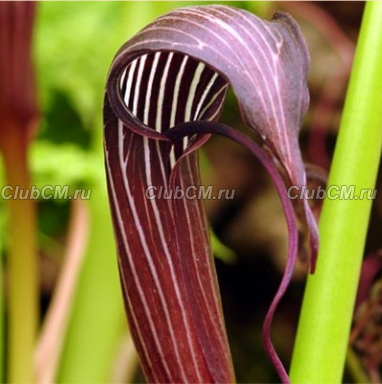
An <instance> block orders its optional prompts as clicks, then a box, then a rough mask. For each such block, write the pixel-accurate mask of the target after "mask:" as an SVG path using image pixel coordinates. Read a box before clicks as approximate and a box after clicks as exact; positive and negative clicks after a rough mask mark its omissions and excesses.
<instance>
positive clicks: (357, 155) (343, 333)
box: [291, 2, 382, 383]
mask: <svg viewBox="0 0 382 384" xmlns="http://www.w3.org/2000/svg"><path fill="white" fill-rule="evenodd" d="M381 68H382V3H380V2H367V3H366V7H365V13H364V17H363V21H362V27H361V31H360V35H359V41H358V45H357V50H356V54H355V59H354V65H353V69H352V74H351V79H350V83H349V88H348V92H347V96H346V102H345V107H344V111H343V117H342V121H341V127H340V131H339V135H338V139H337V144H336V149H335V154H334V158H333V163H332V167H331V171H330V177H329V181H328V188H327V191H330V189H329V188H330V186H342V185H343V186H356V187H355V195H358V194H359V192H360V190H361V189H362V188H370V189H372V188H374V187H375V182H376V176H377V171H378V166H379V161H380V155H381V149H382V119H381V105H382V71H381ZM329 195H330V194H329ZM331 195H332V196H333V195H335V190H332V193H331ZM371 205H372V200H368V199H367V198H364V199H363V200H359V199H358V200H355V199H354V200H351V199H344V200H340V199H329V198H328V197H327V198H326V200H325V202H324V206H323V210H322V214H321V219H320V235H321V245H320V254H319V258H318V265H317V272H316V273H315V275H311V276H309V278H308V282H307V287H306V292H305V296H304V301H303V307H302V311H301V317H300V322H299V326H298V332H297V338H296V343H295V349H294V353H293V359H292V366H291V381H292V382H293V383H339V382H341V378H342V374H343V368H344V363H345V356H346V350H347V347H348V338H349V331H350V325H351V320H352V315H353V307H354V301H355V295H356V291H357V286H358V280H359V275H360V268H361V263H362V257H363V253H364V245H365V238H366V233H367V228H368V220H369V215H370V210H371Z"/></svg>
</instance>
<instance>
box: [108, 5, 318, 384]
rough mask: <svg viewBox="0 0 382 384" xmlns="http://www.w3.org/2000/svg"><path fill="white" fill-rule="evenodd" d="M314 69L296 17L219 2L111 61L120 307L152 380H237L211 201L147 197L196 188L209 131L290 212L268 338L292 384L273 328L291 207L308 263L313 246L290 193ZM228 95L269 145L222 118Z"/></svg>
mask: <svg viewBox="0 0 382 384" xmlns="http://www.w3.org/2000/svg"><path fill="white" fill-rule="evenodd" d="M308 69H309V54H308V51H307V48H306V45H305V42H304V39H303V37H302V35H301V32H300V30H299V28H298V26H297V24H296V23H295V22H294V20H293V19H292V18H291V17H290V16H289V15H287V14H284V13H277V14H276V15H275V16H274V18H273V19H272V21H264V20H261V19H259V18H258V17H256V16H254V15H252V14H251V13H249V12H246V11H243V10H240V9H236V8H232V7H227V6H220V5H210V6H198V7H189V8H183V9H178V10H175V11H173V12H170V13H168V14H166V15H164V16H162V17H160V18H159V19H157V20H155V21H154V22H153V23H152V24H150V25H149V26H147V27H146V28H144V29H143V30H142V31H140V32H139V33H138V34H137V35H136V36H135V37H133V38H132V39H131V40H129V41H128V42H127V43H126V44H124V45H123V46H122V48H121V49H120V50H119V52H118V53H117V55H116V56H115V58H114V60H113V63H112V66H111V69H110V72H109V76H108V80H107V86H106V95H105V105H104V123H105V158H106V169H107V176H108V188H109V197H110V204H111V209H112V215H113V222H114V228H115V236H116V241H117V244H118V262H119V270H120V276H121V282H122V289H123V296H124V300H125V307H126V311H127V315H128V319H129V324H130V327H131V331H132V334H133V338H134V341H135V345H136V347H137V350H138V352H139V355H140V359H141V364H142V367H143V370H144V373H145V375H146V378H147V380H148V381H149V382H162V383H165V382H166V383H169V382H174V383H175V382H183V383H229V382H233V381H234V372H233V368H232V362H231V357H230V352H229V347H228V342H227V336H226V332H225V328H224V320H223V316H222V310H221V302H220V296H219V290H218V286H217V280H216V275H215V269H214V263H213V258H212V254H211V247H210V242H209V233H208V225H207V221H206V217H205V212H204V209H203V205H202V202H201V201H200V200H199V199H196V198H195V199H192V198H189V199H187V198H183V199H176V198H172V199H157V198H155V197H154V196H153V195H150V194H148V193H147V191H148V189H151V190H154V188H160V187H162V188H164V189H166V190H174V189H176V188H181V189H182V190H186V189H187V187H190V186H191V187H196V189H197V187H198V186H199V185H200V179H199V173H198V157H197V153H196V149H197V148H199V147H200V146H201V145H202V144H203V143H204V142H205V141H206V140H208V138H209V137H210V134H212V133H215V134H220V135H224V136H226V137H228V138H231V139H232V140H234V141H236V142H238V143H239V144H241V145H244V146H246V147H247V148H248V149H249V150H251V151H252V153H253V154H254V155H255V156H256V157H257V158H258V159H259V160H260V161H261V162H262V164H263V165H264V166H265V167H266V169H267V170H268V172H269V174H270V176H271V177H272V179H273V180H274V183H275V186H276V188H277V191H278V193H279V196H280V198H281V201H282V204H283V207H284V211H285V215H286V221H287V225H288V232H289V251H288V253H289V254H288V263H287V267H286V271H285V275H284V277H283V280H282V283H281V285H280V288H279V291H278V293H277V295H276V297H275V299H274V301H273V303H272V305H271V308H270V310H269V312H268V314H267V317H266V320H265V324H264V340H265V345H266V350H267V352H268V354H269V356H270V358H271V359H272V361H273V362H274V364H275V366H276V369H277V370H278V372H279V374H280V377H281V378H282V380H283V381H284V382H286V381H288V376H287V374H286V372H285V370H284V368H283V366H282V364H281V362H280V360H279V359H278V357H277V355H276V353H275V351H274V349H273V346H272V343H271V341H270V324H271V321H272V317H273V314H274V311H275V308H276V306H277V303H278V302H279V300H280V298H281V296H282V295H283V293H284V292H285V289H286V287H287V285H288V283H289V280H290V277H291V273H292V270H293V266H294V262H295V259H296V255H297V251H298V229H297V224H296V215H295V212H297V213H298V216H299V218H300V219H302V220H303V222H304V223H305V227H306V228H307V233H308V235H309V239H310V244H311V246H312V256H311V265H312V268H314V261H315V257H316V251H317V245H318V236H317V228H316V224H315V222H314V219H313V216H312V213H311V211H310V208H309V206H308V204H307V203H306V202H305V201H301V202H300V203H298V206H297V205H296V206H295V207H293V206H292V202H291V201H290V200H288V198H287V194H286V189H287V187H288V186H291V185H297V186H302V185H305V183H306V177H305V170H304V164H303V161H302V158H301V153H300V148H299V144H298V132H299V128H300V125H301V122H302V119H303V117H304V114H305V113H306V110H307V108H308V103H309V94H308V89H307V84H306V79H307V74H308ZM228 87H232V90H233V92H234V93H235V95H236V97H237V101H238V104H239V106H240V109H241V113H242V117H243V120H244V121H245V123H246V125H247V127H248V128H249V129H252V130H254V131H255V132H257V133H258V134H259V137H261V140H262V142H263V147H264V148H261V147H259V146H258V145H257V144H256V143H255V142H254V141H253V140H251V139H249V138H248V137H246V136H244V135H243V134H241V133H240V132H238V131H235V130H234V129H233V128H230V127H228V126H225V125H223V124H221V123H219V117H220V114H221V111H222V108H223V103H224V100H225V96H226V93H227V90H228ZM301 212H302V214H301Z"/></svg>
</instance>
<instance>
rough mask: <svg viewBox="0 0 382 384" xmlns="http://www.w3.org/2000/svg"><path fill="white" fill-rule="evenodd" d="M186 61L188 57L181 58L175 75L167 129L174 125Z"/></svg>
mask: <svg viewBox="0 0 382 384" xmlns="http://www.w3.org/2000/svg"><path fill="white" fill-rule="evenodd" d="M187 61H188V56H187V55H185V56H184V58H183V61H182V64H181V65H180V69H179V72H178V74H177V75H176V80H175V87H174V97H173V99H172V105H171V115H170V127H169V128H172V127H173V126H174V125H175V117H176V110H177V108H178V98H179V90H180V84H181V82H182V78H183V74H184V68H185V67H186V64H187Z"/></svg>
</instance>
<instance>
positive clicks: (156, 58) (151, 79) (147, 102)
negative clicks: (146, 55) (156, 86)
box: [143, 52, 161, 125]
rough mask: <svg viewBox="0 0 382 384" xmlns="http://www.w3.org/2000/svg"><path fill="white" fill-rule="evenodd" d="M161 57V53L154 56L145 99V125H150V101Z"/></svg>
mask: <svg viewBox="0 0 382 384" xmlns="http://www.w3.org/2000/svg"><path fill="white" fill-rule="evenodd" d="M160 56H161V53H160V52H156V53H155V56H154V61H153V64H152V67H151V71H150V76H149V82H148V84H147V93H146V99H145V109H144V113H143V124H146V125H148V124H149V113H150V105H151V104H150V99H151V92H152V88H153V82H154V76H155V72H156V70H157V66H158V62H159V58H160Z"/></svg>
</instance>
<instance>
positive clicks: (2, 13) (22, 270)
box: [0, 2, 39, 383]
mask: <svg viewBox="0 0 382 384" xmlns="http://www.w3.org/2000/svg"><path fill="white" fill-rule="evenodd" d="M34 15H35V4H34V3H33V2H30V3H27V2H2V3H0V84H1V87H2V90H1V93H0V151H1V153H2V155H3V161H4V166H5V174H6V182H7V183H8V184H10V185H11V186H13V187H15V186H19V187H20V188H22V189H24V190H25V189H27V188H29V187H30V185H31V182H30V172H29V168H28V154H27V149H28V144H29V142H30V140H31V138H32V135H33V133H34V131H35V128H36V127H37V123H38V118H39V114H38V109H37V102H36V94H35V84H34V68H33V65H32V55H31V43H32V31H33V24H34ZM7 203H8V204H7V205H8V210H9V244H8V250H7V266H8V277H9V296H8V324H9V337H8V348H9V353H8V359H7V363H8V369H7V373H8V380H7V381H8V382H11V383H14V382H18V383H21V382H25V383H26V382H28V383H32V382H34V381H35V380H34V373H33V355H34V348H35V341H36V332H37V327H38V301H39V300H38V285H39V284H38V258H37V240H36V237H37V234H36V230H37V220H36V206H35V202H34V200H30V199H25V200H21V199H8V200H7Z"/></svg>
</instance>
